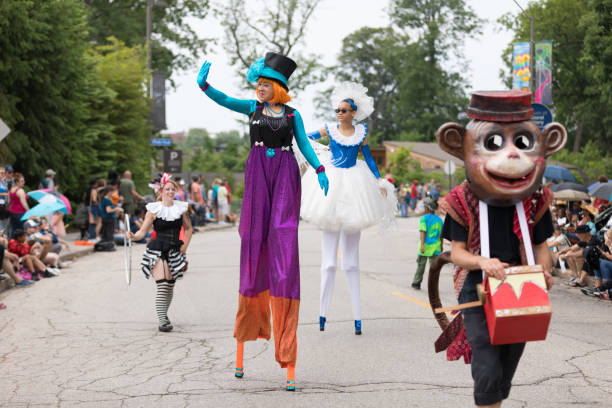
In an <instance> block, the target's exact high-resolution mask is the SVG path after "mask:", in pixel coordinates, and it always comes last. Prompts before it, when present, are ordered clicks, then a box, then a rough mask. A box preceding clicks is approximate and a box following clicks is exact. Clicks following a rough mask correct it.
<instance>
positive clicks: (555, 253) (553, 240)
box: [547, 224, 572, 269]
mask: <svg viewBox="0 0 612 408" xmlns="http://www.w3.org/2000/svg"><path fill="white" fill-rule="evenodd" d="M553 229H554V232H553V236H552V237H550V238H549V239H548V241H547V245H548V247H549V248H550V249H551V251H552V257H553V266H554V265H557V263H558V264H559V268H561V269H565V266H562V262H563V261H560V260H559V253H560V252H561V251H564V250H565V249H567V248H569V247H570V246H572V244H571V243H570V241H569V239H567V237H566V236H565V234H564V233H563V231H561V227H560V226H559V225H558V224H554V225H553Z"/></svg>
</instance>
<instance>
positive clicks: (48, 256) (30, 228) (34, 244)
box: [24, 217, 59, 274]
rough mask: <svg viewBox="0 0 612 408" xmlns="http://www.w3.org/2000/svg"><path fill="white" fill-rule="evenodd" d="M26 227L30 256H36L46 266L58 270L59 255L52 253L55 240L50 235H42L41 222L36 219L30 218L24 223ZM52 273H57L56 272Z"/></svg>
mask: <svg viewBox="0 0 612 408" xmlns="http://www.w3.org/2000/svg"><path fill="white" fill-rule="evenodd" d="M43 219H44V218H43ZM24 227H25V229H26V230H25V232H26V237H27V238H26V241H27V243H28V245H30V254H32V255H34V256H36V257H37V258H38V259H40V260H41V261H42V262H43V263H44V264H45V265H50V266H51V267H54V268H56V267H57V265H58V263H59V254H57V253H55V252H51V248H52V247H53V238H52V237H51V235H49V234H47V235H45V234H43V233H41V231H40V220H39V219H38V218H34V217H33V218H30V219H29V220H27V221H26V222H25V223H24ZM51 272H55V270H52V271H51ZM57 274H59V272H58V273H57Z"/></svg>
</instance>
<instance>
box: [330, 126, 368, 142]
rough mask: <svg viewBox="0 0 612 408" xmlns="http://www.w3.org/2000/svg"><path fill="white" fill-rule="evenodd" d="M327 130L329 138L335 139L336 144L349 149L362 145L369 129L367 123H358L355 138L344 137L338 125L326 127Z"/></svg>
mask: <svg viewBox="0 0 612 408" xmlns="http://www.w3.org/2000/svg"><path fill="white" fill-rule="evenodd" d="M325 130H327V134H328V135H329V137H331V138H332V139H334V141H335V142H336V143H338V144H341V145H343V146H348V147H352V146H358V145H360V144H361V143H362V142H363V141H364V140H365V138H366V136H367V135H368V127H367V126H366V125H365V123H358V124H357V125H355V133H353V136H344V135H343V134H342V133H340V130H339V129H338V126H337V125H336V126H328V125H325Z"/></svg>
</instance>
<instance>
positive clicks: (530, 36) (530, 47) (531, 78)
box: [513, 0, 535, 102]
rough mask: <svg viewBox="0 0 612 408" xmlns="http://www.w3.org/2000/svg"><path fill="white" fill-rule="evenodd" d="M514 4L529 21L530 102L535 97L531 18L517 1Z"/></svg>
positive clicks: (533, 46)
mask: <svg viewBox="0 0 612 408" xmlns="http://www.w3.org/2000/svg"><path fill="white" fill-rule="evenodd" d="M513 1H514V3H515V4H516V5H517V6H518V7H519V8H520V9H521V11H522V12H523V14H524V15H525V17H527V18H528V19H529V91H530V92H531V102H533V99H534V97H535V44H534V42H533V16H532V15H529V14H527V12H526V11H525V9H523V8H522V7H521V5H520V4H519V3H518V1H516V0H513Z"/></svg>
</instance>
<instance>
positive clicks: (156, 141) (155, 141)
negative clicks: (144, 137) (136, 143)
mask: <svg viewBox="0 0 612 408" xmlns="http://www.w3.org/2000/svg"><path fill="white" fill-rule="evenodd" d="M151 146H172V139H151Z"/></svg>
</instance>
